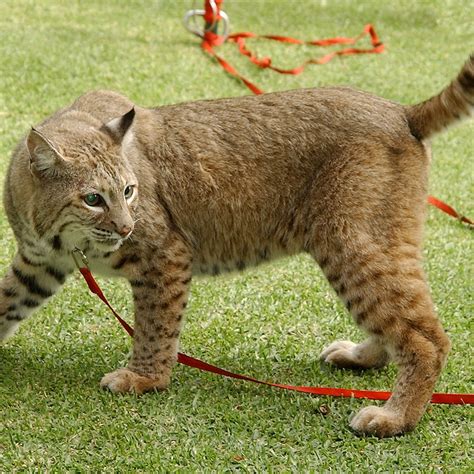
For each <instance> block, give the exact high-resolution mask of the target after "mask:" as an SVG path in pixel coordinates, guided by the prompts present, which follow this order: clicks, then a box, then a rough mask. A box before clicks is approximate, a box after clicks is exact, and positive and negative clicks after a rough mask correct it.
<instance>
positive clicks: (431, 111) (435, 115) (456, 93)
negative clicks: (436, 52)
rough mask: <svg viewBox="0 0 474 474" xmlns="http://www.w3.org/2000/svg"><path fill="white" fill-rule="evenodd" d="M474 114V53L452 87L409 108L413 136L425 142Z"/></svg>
mask: <svg viewBox="0 0 474 474" xmlns="http://www.w3.org/2000/svg"><path fill="white" fill-rule="evenodd" d="M473 114H474V53H473V54H471V56H470V58H469V59H468V60H467V62H466V64H464V67H463V68H462V69H461V72H460V73H459V74H458V76H457V77H456V79H454V81H453V82H451V84H450V85H449V86H448V87H446V88H445V89H443V90H442V91H441V92H440V93H439V94H438V95H435V96H434V97H431V99H428V100H425V101H424V102H422V103H421V104H416V105H412V106H410V107H407V119H408V124H409V127H410V130H411V133H412V134H413V135H414V136H415V137H416V138H418V139H419V140H423V139H426V138H429V137H431V136H432V135H433V134H435V133H438V132H441V131H442V130H443V129H444V128H446V127H448V126H450V125H452V124H454V123H456V122H457V121H459V120H460V119H462V118H463V117H468V116H470V115H473Z"/></svg>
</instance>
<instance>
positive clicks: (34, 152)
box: [26, 128, 65, 177]
mask: <svg viewBox="0 0 474 474" xmlns="http://www.w3.org/2000/svg"><path fill="white" fill-rule="evenodd" d="M26 147H27V148H28V153H29V155H30V168H31V171H32V173H33V174H34V175H35V176H37V177H43V176H48V175H49V176H53V175H54V174H55V173H56V172H57V171H58V166H60V165H61V164H62V163H64V161H65V160H64V158H63V157H62V156H61V154H60V153H59V152H58V151H57V150H56V148H54V145H53V144H52V143H51V142H50V141H49V140H48V139H47V138H46V137H45V136H44V135H42V134H41V133H40V132H38V130H35V129H34V128H31V131H30V133H29V134H28V137H27V138H26Z"/></svg>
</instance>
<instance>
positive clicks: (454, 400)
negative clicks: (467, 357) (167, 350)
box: [73, 250, 474, 405]
mask: <svg viewBox="0 0 474 474" xmlns="http://www.w3.org/2000/svg"><path fill="white" fill-rule="evenodd" d="M76 252H77V253H79V255H80V257H81V259H82V265H79V263H78V261H77V260H76V257H75V255H74V254H73V256H74V260H75V261H76V265H77V266H78V268H79V271H80V272H81V274H82V276H83V277H84V279H85V280H86V283H87V285H88V287H89V289H90V291H91V292H92V293H94V294H95V295H97V296H98V297H99V298H100V299H101V300H102V301H103V302H104V303H105V304H106V305H107V306H108V307H109V309H110V310H111V311H112V313H113V315H114V316H115V317H116V318H117V320H118V321H119V323H120V324H121V325H122V327H123V328H124V329H125V331H127V333H128V334H129V335H130V337H133V328H132V327H131V326H130V325H129V324H128V323H127V322H126V321H125V320H124V319H123V318H121V317H120V315H119V314H118V313H117V312H116V311H115V310H114V309H113V307H112V305H111V304H110V303H109V302H108V300H107V298H106V297H105V295H104V293H103V292H102V290H101V289H100V287H99V285H98V283H97V282H96V280H95V279H94V277H93V276H92V273H91V272H90V270H89V267H88V263H87V259H86V258H85V255H84V254H83V253H82V252H81V251H79V250H76ZM178 362H179V363H180V364H183V365H187V366H188V367H194V368H196V369H199V370H203V371H205V372H211V373H213V374H218V375H223V376H224V377H230V378H233V379H239V380H246V381H248V382H254V383H258V384H263V385H269V386H271V387H276V388H282V389H285V390H292V391H296V392H303V393H310V394H312V395H324V396H330V397H346V398H367V399H369V400H388V398H389V397H390V395H391V392H383V391H377V390H352V389H346V388H329V387H305V386H295V385H284V384H279V383H272V382H263V381H262V380H258V379H255V378H253V377H248V376H246V375H240V374H235V373H233V372H229V371H227V370H224V369H221V368H219V367H216V366H215V365H211V364H208V363H207V362H204V361H202V360H199V359H196V358H194V357H191V356H188V355H186V354H183V353H181V352H178ZM431 403H444V404H450V405H472V404H474V394H468V393H434V394H433V396H432V397H431Z"/></svg>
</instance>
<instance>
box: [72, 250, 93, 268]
mask: <svg viewBox="0 0 474 474" xmlns="http://www.w3.org/2000/svg"><path fill="white" fill-rule="evenodd" d="M76 254H78V256H79V258H80V259H81V261H82V266H81V265H79V261H78V259H77V255H76ZM72 258H73V260H74V263H75V264H76V267H77V268H79V269H81V268H84V267H85V268H89V260H87V256H86V254H85V253H84V252H83V251H82V250H81V249H80V248H78V247H76V248H75V249H74V251H73V252H72Z"/></svg>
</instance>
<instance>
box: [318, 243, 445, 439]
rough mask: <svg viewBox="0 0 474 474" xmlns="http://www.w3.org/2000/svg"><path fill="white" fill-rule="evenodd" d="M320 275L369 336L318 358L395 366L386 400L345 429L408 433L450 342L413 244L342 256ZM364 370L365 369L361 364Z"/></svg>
mask: <svg viewBox="0 0 474 474" xmlns="http://www.w3.org/2000/svg"><path fill="white" fill-rule="evenodd" d="M336 255H337V256H336V257H334V259H332V261H331V262H327V264H326V265H322V267H323V270H324V272H325V274H326V276H327V278H328V280H329V281H330V282H331V284H332V285H333V287H334V288H335V290H336V292H337V293H338V295H339V296H340V297H341V299H342V300H343V301H344V303H345V304H346V306H347V308H348V309H349V311H350V312H351V313H352V316H353V317H354V319H355V321H356V323H357V324H358V325H359V326H360V327H361V328H362V329H364V331H366V332H367V333H368V334H369V339H368V340H367V341H366V342H364V343H362V344H359V345H352V343H348V342H347V341H346V342H336V343H333V344H332V345H331V346H329V347H328V348H327V349H326V350H325V351H324V352H323V358H324V359H325V360H326V361H328V362H330V363H333V364H335V365H338V366H344V367H348V366H354V365H357V364H356V362H357V361H358V359H360V358H361V359H362V360H363V362H365V365H366V366H367V363H368V362H371V363H372V364H371V366H376V365H378V364H380V363H382V362H386V361H387V359H388V355H389V356H390V358H391V359H393V360H394V361H395V362H396V364H397V365H398V369H399V372H398V376H397V380H396V383H395V387H394V389H393V393H392V395H391V397H390V399H389V400H388V401H387V403H386V404H385V405H384V406H383V407H378V406H369V407H366V408H364V409H362V410H361V411H360V412H359V413H358V414H357V415H356V416H355V417H354V418H353V419H352V421H351V427H352V428H353V429H354V430H355V431H357V432H359V433H362V434H372V435H376V436H379V437H386V436H394V435H397V434H401V433H404V432H406V431H409V430H411V429H413V428H414V427H415V426H416V424H417V423H418V421H419V419H420V418H421V416H422V415H423V413H424V411H425V408H426V405H427V404H428V403H429V400H430V398H431V394H432V392H433V389H434V385H435V383H436V380H437V379H438V376H439V374H440V372H441V369H442V367H443V365H444V362H445V360H446V356H447V353H448V351H449V347H450V343H449V340H448V338H447V336H446V334H445V333H444V331H443V329H442V327H441V324H440V322H439V320H438V318H437V317H436V314H435V311H434V308H433V304H432V301H431V297H430V294H429V289H428V285H427V283H426V281H425V276H424V273H423V270H422V268H421V263H420V259H421V258H420V252H419V250H418V248H417V247H416V246H409V245H406V244H405V245H401V246H399V247H396V246H393V247H391V249H390V250H387V249H384V251H381V250H379V249H377V248H376V247H367V248H364V250H363V251H360V252H357V253H354V252H351V250H345V249H344V250H342V249H341V251H340V252H339V253H337V254H336ZM359 365H364V363H362V364H359Z"/></svg>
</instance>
